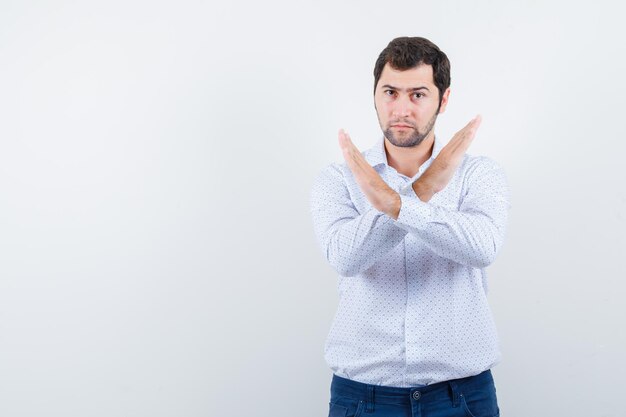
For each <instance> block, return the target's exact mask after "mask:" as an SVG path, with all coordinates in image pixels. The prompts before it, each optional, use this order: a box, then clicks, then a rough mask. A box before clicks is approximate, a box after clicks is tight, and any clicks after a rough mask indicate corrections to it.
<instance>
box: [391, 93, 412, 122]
mask: <svg viewBox="0 0 626 417" xmlns="http://www.w3.org/2000/svg"><path fill="white" fill-rule="evenodd" d="M410 114H411V100H410V99H408V98H407V97H401V98H398V100H396V102H395V106H394V109H393V115H394V117H396V118H403V117H408V116H410Z"/></svg>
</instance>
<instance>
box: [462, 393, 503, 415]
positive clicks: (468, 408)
mask: <svg viewBox="0 0 626 417" xmlns="http://www.w3.org/2000/svg"><path fill="white" fill-rule="evenodd" d="M461 404H462V405H463V409H464V410H465V412H466V413H467V415H468V417H499V415H500V409H499V408H498V400H497V399H496V393H495V390H491V389H488V390H472V391H467V392H463V393H461Z"/></svg>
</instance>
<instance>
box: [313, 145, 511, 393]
mask: <svg viewBox="0 0 626 417" xmlns="http://www.w3.org/2000/svg"><path fill="white" fill-rule="evenodd" d="M442 146H443V144H442V143H441V142H440V141H439V140H438V139H436V138H435V144H434V146H433V152H432V156H431V158H430V159H429V160H428V161H426V162H425V163H424V164H422V166H421V167H420V168H419V172H418V173H417V174H416V175H415V177H413V178H409V177H407V176H405V175H402V174H399V173H398V172H397V171H396V170H395V169H394V168H392V167H390V166H389V165H388V164H387V155H386V153H385V148H384V140H383V139H380V140H379V141H378V143H377V144H376V146H374V147H373V148H371V149H369V150H367V151H365V152H364V153H363V155H364V157H365V159H366V160H367V161H368V162H369V163H370V165H372V166H373V167H374V169H375V170H376V171H377V172H378V173H379V174H380V176H381V177H382V178H383V180H384V181H385V182H386V183H387V184H388V185H389V186H390V187H391V188H393V189H394V190H396V191H397V192H398V193H399V194H400V198H401V200H402V206H401V208H400V214H399V217H398V219H397V220H394V219H392V218H391V217H389V216H387V215H386V214H384V213H382V212H380V211H378V210H376V209H374V208H373V207H372V206H371V204H370V202H369V201H368V200H367V198H366V197H365V195H364V194H363V193H362V191H361V189H360V188H359V185H358V184H357V183H356V181H355V179H354V176H353V175H352V173H351V171H350V169H349V168H348V166H347V165H346V164H345V163H341V164H338V163H333V164H330V165H329V166H328V167H326V168H325V169H323V170H322V171H321V172H320V174H319V176H318V177H317V179H316V180H315V183H314V185H313V189H312V192H311V213H312V216H313V226H314V230H315V234H316V237H317V240H318V243H319V245H320V247H321V249H322V252H323V254H324V255H325V257H326V259H327V260H328V262H329V263H330V264H331V265H332V267H333V268H334V269H335V270H336V271H337V272H338V274H339V280H338V291H339V306H338V309H337V313H336V315H335V317H334V320H333V323H332V326H331V329H330V332H329V334H328V338H327V340H326V344H325V348H324V357H325V359H326V362H327V363H328V365H329V366H330V368H331V369H332V371H333V372H334V373H335V374H336V375H339V376H341V377H344V378H348V379H352V380H355V381H359V382H365V383H369V384H376V385H385V386H396V387H409V386H419V385H428V384H432V383H436V382H440V381H446V380H449V379H455V378H463V377H466V376H471V375H476V374H479V373H480V372H482V371H484V370H487V369H490V368H491V367H493V366H494V365H495V364H496V363H498V362H499V361H500V351H499V348H498V337H497V333H496V328H495V325H494V321H493V318H492V314H491V311H490V309H489V305H488V303H487V298H486V293H487V277H486V274H485V267H486V266H487V265H489V264H491V263H492V262H493V261H494V259H495V258H496V255H497V253H498V251H499V249H500V247H501V246H502V243H503V240H504V234H505V228H506V221H507V214H508V210H509V208H510V203H509V191H508V187H507V181H506V176H505V173H504V171H503V170H502V169H501V168H500V166H499V165H498V164H496V163H495V162H494V161H493V160H491V159H489V158H487V157H474V156H470V155H465V156H464V159H463V161H462V162H461V164H460V166H459V167H458V169H457V171H456V173H455V175H454V176H453V178H452V179H451V180H450V182H449V183H448V185H447V186H446V188H445V189H444V190H443V191H441V192H439V193H436V194H435V195H434V196H433V197H432V199H431V200H430V201H429V202H422V201H421V200H419V198H418V197H417V195H416V194H415V192H414V191H413V187H412V186H411V184H412V183H413V182H414V181H415V180H416V179H417V178H419V176H420V175H422V173H423V172H424V171H425V170H426V169H427V168H428V167H429V166H430V164H431V163H432V161H433V160H434V158H435V157H436V156H437V154H438V153H439V151H440V150H441V147H442Z"/></svg>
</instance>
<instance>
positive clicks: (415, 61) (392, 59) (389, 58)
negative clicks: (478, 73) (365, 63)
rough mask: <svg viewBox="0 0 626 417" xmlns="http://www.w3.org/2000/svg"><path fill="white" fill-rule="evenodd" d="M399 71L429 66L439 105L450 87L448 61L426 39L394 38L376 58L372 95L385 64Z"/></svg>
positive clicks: (444, 55) (435, 46)
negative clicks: (423, 65) (437, 92)
mask: <svg viewBox="0 0 626 417" xmlns="http://www.w3.org/2000/svg"><path fill="white" fill-rule="evenodd" d="M387 63H389V65H390V66H391V67H392V68H394V69H396V70H400V71H404V70H408V69H411V68H415V67H417V66H419V65H422V64H425V65H431V66H432V67H433V78H434V81H435V85H436V86H437V89H438V90H439V105H440V106H441V100H442V98H443V93H444V92H445V91H446V89H447V88H448V87H450V61H449V60H448V57H447V56H446V54H444V53H443V52H442V51H441V50H440V49H439V48H438V47H437V45H435V44H434V43H432V42H431V41H429V40H428V39H426V38H420V37H413V38H409V37H406V36H404V37H401V38H395V39H394V40H392V41H391V42H389V45H387V47H386V48H385V49H383V51H382V52H381V53H380V55H379V56H378V59H377V60H376V65H375V66H374V93H376V86H377V85H378V80H379V79H380V74H382V72H383V68H384V67H385V64H387Z"/></svg>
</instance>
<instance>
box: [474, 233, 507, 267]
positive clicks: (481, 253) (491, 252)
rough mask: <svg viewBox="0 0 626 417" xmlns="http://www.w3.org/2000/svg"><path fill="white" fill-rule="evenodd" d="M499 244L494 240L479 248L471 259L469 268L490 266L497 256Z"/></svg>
mask: <svg viewBox="0 0 626 417" xmlns="http://www.w3.org/2000/svg"><path fill="white" fill-rule="evenodd" d="M499 249H500V244H499V242H498V241H496V240H495V239H494V240H493V241H491V242H488V243H487V244H485V245H484V247H482V248H480V250H478V251H477V252H476V253H475V254H474V256H473V257H472V262H471V266H473V267H474V268H486V267H488V266H489V265H491V264H492V263H493V262H494V261H495V260H496V257H497V256H498V252H499Z"/></svg>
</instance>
